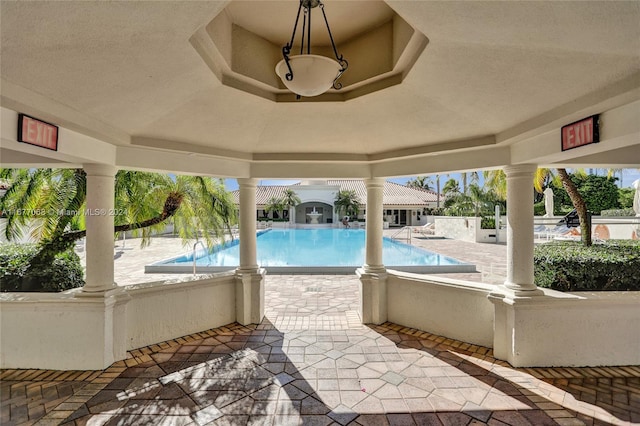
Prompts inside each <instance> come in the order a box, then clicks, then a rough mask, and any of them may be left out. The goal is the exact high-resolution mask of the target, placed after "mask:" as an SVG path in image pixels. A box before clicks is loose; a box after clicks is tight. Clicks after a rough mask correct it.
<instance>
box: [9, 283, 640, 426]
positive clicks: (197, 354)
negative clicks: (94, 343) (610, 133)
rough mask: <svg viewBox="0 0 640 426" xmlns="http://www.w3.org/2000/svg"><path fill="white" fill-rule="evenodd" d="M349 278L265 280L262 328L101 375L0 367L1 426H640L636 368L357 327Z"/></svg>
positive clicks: (156, 354)
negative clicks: (563, 361) (555, 363)
mask: <svg viewBox="0 0 640 426" xmlns="http://www.w3.org/2000/svg"><path fill="white" fill-rule="evenodd" d="M357 293H358V281H357V279H356V278H355V277H352V276H323V275H316V276H267V279H266V298H267V309H266V317H265V320H264V321H263V322H262V323H261V324H259V325H257V326H256V325H253V326H248V327H245V326H241V325H238V324H229V325H228V326H225V327H220V328H217V329H213V330H206V331H203V332H201V333H197V334H194V335H190V336H184V337H181V338H177V339H175V340H171V341H168V342H163V343H160V344H156V345H152V346H150V347H145V348H140V349H138V350H134V351H131V352H130V354H129V355H130V357H129V358H128V359H126V360H124V361H119V362H117V363H115V364H113V365H112V366H111V367H110V368H108V369H107V370H104V371H97V372H92V371H87V372H83V371H70V372H61V371H44V370H3V371H1V372H0V380H1V393H2V395H1V401H2V413H1V417H0V423H1V424H2V425H14V424H16V425H17V424H41V425H49V424H56V425H57V424H66V425H103V424H108V425H144V424H153V425H157V424H165V425H204V424H211V425H244V424H254V425H273V426H279V425H347V424H349V425H480V424H489V425H536V426H537V425H556V424H558V425H582V424H586V425H599V424H603V425H604V424H633V423H638V422H640V367H638V366H629V367H616V368H539V369H515V368H512V367H510V366H509V365H508V364H507V363H505V362H501V361H497V360H495V359H494V358H493V357H492V352H491V350H490V349H488V348H483V347H478V346H475V345H470V344H468V343H464V342H459V341H454V340H450V339H446V338H444V337H441V336H436V335H432V334H429V333H426V332H423V331H419V330H413V329H408V328H403V327H401V326H398V325H395V324H391V323H386V324H383V325H381V326H365V325H362V324H360V320H359V317H358V314H357Z"/></svg>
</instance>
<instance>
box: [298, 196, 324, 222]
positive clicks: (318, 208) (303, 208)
mask: <svg viewBox="0 0 640 426" xmlns="http://www.w3.org/2000/svg"><path fill="white" fill-rule="evenodd" d="M333 222H334V220H333V206H332V205H331V204H327V203H323V202H321V201H307V202H304V203H300V204H298V205H297V206H296V214H295V223H296V224H307V225H312V224H327V223H333Z"/></svg>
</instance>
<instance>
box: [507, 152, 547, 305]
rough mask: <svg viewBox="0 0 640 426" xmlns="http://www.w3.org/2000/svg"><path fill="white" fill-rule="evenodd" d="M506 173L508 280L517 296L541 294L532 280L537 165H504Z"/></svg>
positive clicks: (509, 286) (509, 285)
mask: <svg viewBox="0 0 640 426" xmlns="http://www.w3.org/2000/svg"><path fill="white" fill-rule="evenodd" d="M504 171H505V174H506V176H507V280H506V281H505V283H504V286H505V287H506V288H507V289H509V290H511V291H513V293H514V296H525V297H527V296H531V295H534V294H540V291H539V290H538V289H537V287H536V285H535V284H534V283H533V190H532V186H533V177H534V174H535V172H536V165H535V164H519V165H514V166H506V167H505V168H504Z"/></svg>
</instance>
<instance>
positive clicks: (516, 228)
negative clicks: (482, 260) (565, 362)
mask: <svg viewBox="0 0 640 426" xmlns="http://www.w3.org/2000/svg"><path fill="white" fill-rule="evenodd" d="M504 171H505V174H506V175H507V279H506V281H505V282H504V284H503V285H501V286H498V287H496V289H495V290H494V291H492V292H491V293H490V294H489V300H490V301H491V302H492V303H493V305H494V325H493V330H494V334H493V353H494V356H495V357H496V358H498V359H503V360H506V361H508V362H509V363H511V365H513V366H519V367H522V366H532V364H530V362H531V361H530V360H532V359H535V358H536V356H539V355H540V354H544V353H545V351H547V350H548V348H547V347H545V345H544V344H542V343H540V342H539V341H537V340H536V339H535V338H533V337H532V336H535V333H534V332H533V331H535V330H540V329H544V328H547V326H546V325H545V309H546V306H547V304H548V303H549V302H548V300H547V298H545V297H544V292H543V291H542V290H540V289H538V288H537V287H536V285H535V284H534V281H533V191H532V186H533V176H534V173H535V171H536V166H535V165H533V164H519V165H512V166H507V167H505V168H504ZM536 332H537V331H536ZM551 332H552V331H550V333H551Z"/></svg>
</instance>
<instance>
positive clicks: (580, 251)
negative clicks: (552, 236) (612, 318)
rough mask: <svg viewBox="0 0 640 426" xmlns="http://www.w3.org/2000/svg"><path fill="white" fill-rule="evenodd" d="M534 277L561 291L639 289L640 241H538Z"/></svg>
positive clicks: (538, 283)
mask: <svg viewBox="0 0 640 426" xmlns="http://www.w3.org/2000/svg"><path fill="white" fill-rule="evenodd" d="M534 276H535V278H534V280H535V284H536V285H537V286H539V287H546V288H551V289H554V290H559V291H639V290H640V243H638V242H637V241H631V240H610V241H608V242H606V243H604V244H594V245H592V246H590V247H586V246H584V245H582V244H581V243H579V242H566V241H565V242H553V243H549V244H541V245H537V246H536V248H535V251H534Z"/></svg>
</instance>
